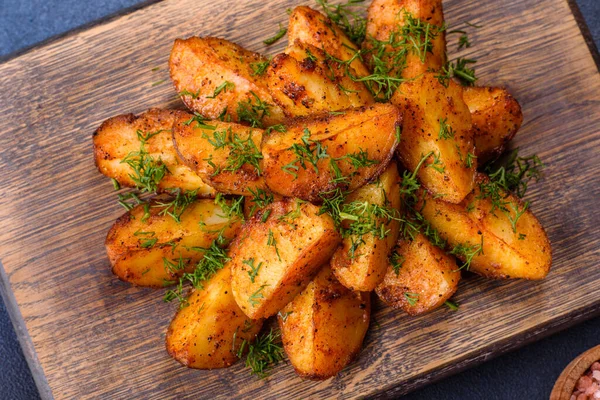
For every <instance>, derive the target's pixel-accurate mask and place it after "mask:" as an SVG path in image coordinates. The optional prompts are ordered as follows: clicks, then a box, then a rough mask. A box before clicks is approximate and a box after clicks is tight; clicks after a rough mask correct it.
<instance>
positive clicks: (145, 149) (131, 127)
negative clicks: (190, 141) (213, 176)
mask: <svg viewBox="0 0 600 400" xmlns="http://www.w3.org/2000/svg"><path fill="white" fill-rule="evenodd" d="M181 113H182V112H181V111H172V110H160V109H157V108H152V109H150V110H148V111H146V112H144V113H142V114H140V115H138V116H136V115H133V114H125V115H119V116H117V117H113V118H110V119H108V120H106V121H104V122H103V123H102V125H101V126H100V128H98V130H96V132H94V136H93V141H94V159H95V162H96V166H97V167H98V170H99V171H100V172H101V173H102V174H104V175H106V176H108V177H109V178H114V179H115V180H116V181H117V182H118V183H119V184H120V185H122V186H128V187H138V188H140V189H141V190H144V191H149V192H154V191H156V190H159V191H165V190H169V189H182V190H197V194H198V195H199V196H214V194H215V191H214V190H213V188H212V187H210V186H209V185H207V184H206V183H204V182H203V181H202V179H201V178H200V177H199V176H198V175H196V174H195V173H194V172H193V171H192V170H191V169H190V168H189V167H187V166H186V165H184V164H183V163H182V162H180V160H179V159H178V158H177V154H176V153H175V149H174V148H173V140H172V139H171V128H172V127H173V121H174V120H175V119H176V118H177V117H178V116H179V115H180V114H181Z"/></svg>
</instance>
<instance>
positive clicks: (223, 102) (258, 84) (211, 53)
mask: <svg viewBox="0 0 600 400" xmlns="http://www.w3.org/2000/svg"><path fill="white" fill-rule="evenodd" d="M264 61H266V58H264V57H262V56H261V55H260V54H258V53H254V52H251V51H248V50H246V49H244V48H242V47H240V46H238V45H237V44H234V43H231V42H228V41H227V40H224V39H218V38H213V37H206V38H200V37H190V38H188V39H177V40H175V44H174V45H173V49H172V50H171V57H170V58H169V69H170V72H171V80H172V81H173V85H174V86H175V90H177V93H180V95H181V93H182V92H184V91H187V92H189V93H192V94H193V95H189V94H187V95H181V99H182V100H183V102H184V103H185V105H186V106H187V107H188V108H189V109H190V110H193V111H196V112H198V113H199V114H201V115H203V116H204V117H206V118H209V119H217V118H218V117H219V116H220V115H221V114H222V113H223V110H225V109H227V112H226V115H228V116H229V117H230V118H231V120H232V121H233V122H239V116H238V113H237V109H238V104H239V103H240V102H247V101H251V102H252V104H256V99H255V98H254V96H253V94H252V93H254V94H255V95H256V96H258V98H260V99H261V101H263V102H267V103H268V104H269V105H270V107H269V115H265V116H264V118H263V121H262V122H263V125H264V126H269V125H274V124H278V123H280V122H281V121H282V119H283V113H282V111H281V109H280V108H279V107H278V106H277V105H275V103H274V102H273V99H272V98H271V95H270V94H269V92H268V90H267V86H266V83H265V82H264V78H263V77H261V76H256V75H255V74H254V71H253V70H252V67H251V64H253V63H257V62H264ZM224 82H231V83H232V84H233V85H234V87H233V88H229V89H227V90H223V91H222V92H220V93H219V94H218V95H217V96H216V97H214V98H212V97H213V96H214V93H215V90H216V89H217V88H218V87H219V86H220V85H222V84H223V83H224ZM196 94H197V96H196Z"/></svg>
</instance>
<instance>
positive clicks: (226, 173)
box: [173, 113, 266, 196]
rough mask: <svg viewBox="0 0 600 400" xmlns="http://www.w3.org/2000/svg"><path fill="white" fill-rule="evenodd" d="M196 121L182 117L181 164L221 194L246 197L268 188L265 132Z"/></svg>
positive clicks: (177, 129)
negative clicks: (263, 163)
mask: <svg viewBox="0 0 600 400" xmlns="http://www.w3.org/2000/svg"><path fill="white" fill-rule="evenodd" d="M192 118H193V115H191V114H188V113H181V114H179V115H178V117H177V118H176V119H175V122H174V125H173V140H174V142H175V149H176V151H177V154H178V155H179V157H180V158H181V160H182V161H183V162H184V163H185V164H186V165H187V166H189V167H190V168H191V169H192V170H193V171H194V172H196V173H197V174H198V175H199V176H200V177H201V178H202V179H203V180H204V182H206V183H208V184H209V185H211V186H212V187H214V188H215V189H216V190H218V191H219V192H222V193H227V194H241V195H246V196H248V195H250V194H251V191H252V190H254V191H255V190H257V189H264V188H265V187H266V186H265V181H264V179H263V178H262V176H261V171H260V164H259V163H260V160H261V159H262V154H261V152H260V145H261V141H262V137H263V130H262V129H258V128H249V127H247V126H244V125H240V124H234V123H230V122H219V121H203V122H198V121H197V120H191V119H192ZM190 121H191V122H190Z"/></svg>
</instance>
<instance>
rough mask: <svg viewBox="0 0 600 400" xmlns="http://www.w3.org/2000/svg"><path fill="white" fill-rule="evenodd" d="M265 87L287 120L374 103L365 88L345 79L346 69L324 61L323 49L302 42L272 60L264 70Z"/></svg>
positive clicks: (333, 62)
mask: <svg viewBox="0 0 600 400" xmlns="http://www.w3.org/2000/svg"><path fill="white" fill-rule="evenodd" d="M349 68H350V69H351V70H352V67H349ZM351 73H352V74H354V75H356V73H355V72H353V71H351ZM267 85H268V87H269V91H270V93H271V95H272V96H273V99H274V100H275V102H276V103H277V104H278V105H279V106H280V107H281V108H282V109H283V112H284V113H285V115H286V116H287V117H298V116H306V115H311V114H315V113H320V112H324V111H340V110H344V109H347V108H351V107H360V106H363V105H367V104H371V103H373V102H374V100H373V96H371V93H370V92H369V91H368V89H367V88H366V86H365V85H364V84H363V83H362V82H355V81H354V80H352V79H351V78H350V77H349V76H348V73H347V67H346V66H344V65H342V64H340V63H338V62H336V61H333V60H329V59H326V55H325V53H324V52H323V50H321V49H319V48H317V47H314V46H311V45H309V44H305V43H302V42H296V43H293V44H291V45H290V46H288V48H287V49H286V53H283V54H278V55H277V56H275V57H274V58H273V60H272V61H271V65H270V66H269V69H268V70H267Z"/></svg>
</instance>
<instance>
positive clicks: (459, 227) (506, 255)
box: [421, 174, 552, 280]
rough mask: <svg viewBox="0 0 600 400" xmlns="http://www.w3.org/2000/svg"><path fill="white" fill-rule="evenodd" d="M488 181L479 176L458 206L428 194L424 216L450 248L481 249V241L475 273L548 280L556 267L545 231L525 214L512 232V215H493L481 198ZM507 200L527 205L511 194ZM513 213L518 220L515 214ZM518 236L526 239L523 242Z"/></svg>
mask: <svg viewBox="0 0 600 400" xmlns="http://www.w3.org/2000/svg"><path fill="white" fill-rule="evenodd" d="M486 182H488V178H487V176H485V175H484V174H477V181H476V185H475V189H474V191H473V193H471V194H470V195H469V196H467V198H466V199H465V200H464V201H463V202H462V203H460V204H450V203H446V202H444V201H443V200H442V199H439V198H437V199H436V198H434V197H433V196H431V195H430V194H427V193H425V195H424V203H423V204H422V206H423V208H422V210H421V212H422V214H423V215H424V216H425V218H426V219H427V220H428V221H429V223H430V224H431V226H432V227H433V228H435V229H437V230H438V232H439V233H440V235H441V236H442V237H443V238H444V239H446V240H447V241H448V244H449V245H450V246H456V245H458V244H466V245H469V246H479V245H481V241H482V238H483V254H479V255H476V256H475V257H473V260H472V262H471V267H470V269H471V271H473V272H476V273H478V274H479V275H483V276H485V277H488V278H495V279H509V278H522V279H532V280H536V279H543V278H545V277H546V275H548V272H549V271H550V266H551V264H552V249H551V246H550V241H549V240H548V237H547V236H546V232H545V231H544V228H543V227H542V225H541V224H540V223H539V221H538V220H537V219H536V218H535V216H534V215H533V213H532V212H531V211H530V210H527V211H526V212H525V213H524V214H523V215H522V216H521V217H520V218H519V219H518V221H517V224H516V228H517V232H516V233H515V232H513V228H512V226H511V223H510V220H509V219H508V216H507V215H506V214H505V213H503V212H502V211H499V210H495V211H494V213H491V212H490V211H491V210H492V203H491V200H490V199H489V198H483V199H482V198H480V196H481V190H480V185H481V184H484V183H486ZM506 200H507V201H509V202H510V203H512V204H513V205H514V207H518V208H519V210H522V208H523V204H521V202H520V201H519V199H518V198H516V197H515V196H513V195H512V194H511V195H509V197H508V198H507V199H506ZM507 208H508V209H510V207H507ZM469 209H471V210H470V211H469ZM510 214H511V218H515V212H514V210H511V211H510ZM520 234H523V235H525V236H524V237H521V239H519V236H520ZM459 258H460V257H459Z"/></svg>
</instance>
